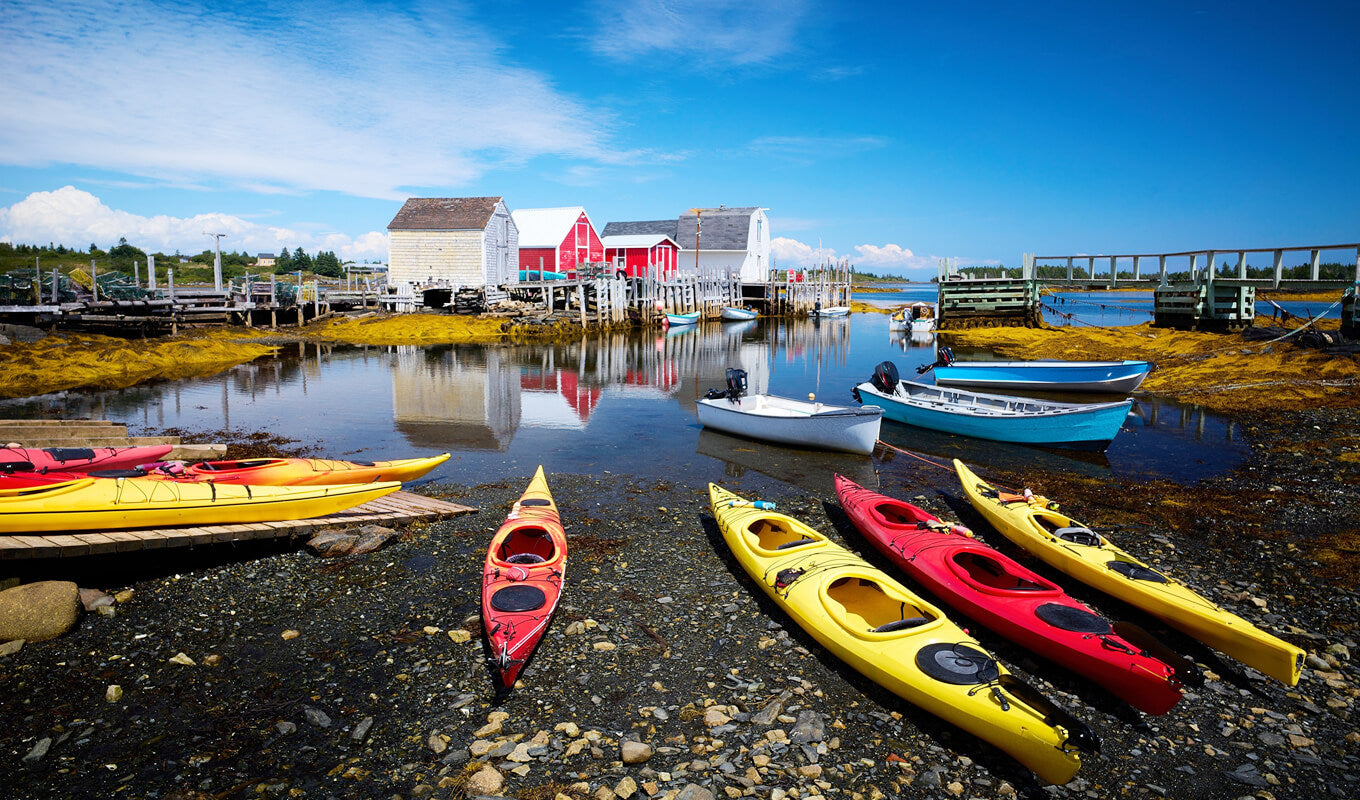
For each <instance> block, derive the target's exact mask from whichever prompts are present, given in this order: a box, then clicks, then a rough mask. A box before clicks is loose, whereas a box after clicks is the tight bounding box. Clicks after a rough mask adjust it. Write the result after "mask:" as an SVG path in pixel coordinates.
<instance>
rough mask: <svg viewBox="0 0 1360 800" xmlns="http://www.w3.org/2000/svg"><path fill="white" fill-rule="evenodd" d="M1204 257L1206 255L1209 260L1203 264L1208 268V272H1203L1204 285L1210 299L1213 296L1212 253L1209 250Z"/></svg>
mask: <svg viewBox="0 0 1360 800" xmlns="http://www.w3.org/2000/svg"><path fill="white" fill-rule="evenodd" d="M1206 255H1208V257H1209V258H1208V261H1207V263H1206V264H1205V266H1207V267H1208V270H1207V271H1206V272H1205V276H1206V277H1205V285H1207V286H1208V287H1209V297H1210V299H1212V298H1213V294H1214V290H1213V289H1214V251H1213V250H1210V251H1208V253H1207V254H1206Z"/></svg>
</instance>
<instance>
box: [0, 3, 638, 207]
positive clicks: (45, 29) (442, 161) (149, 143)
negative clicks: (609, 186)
mask: <svg viewBox="0 0 1360 800" xmlns="http://www.w3.org/2000/svg"><path fill="white" fill-rule="evenodd" d="M0 36H2V37H3V42H4V47H2V48H0V74H3V75H4V76H5V79H4V81H0V163H6V164H11V165H18V166H26V167H44V166H49V165H52V164H77V165H84V166H91V167H97V168H99V169H103V170H109V171H114V172H124V173H129V174H133V175H139V176H144V177H148V178H152V179H155V180H156V181H160V182H165V183H173V184H177V185H226V186H232V187H239V188H249V189H251V190H253V191H265V192H288V193H299V192H307V191H316V190H331V191H337V192H342V193H346V194H351V195H358V196H364V197H376V198H383V199H394V200H396V199H402V198H405V197H407V196H409V195H410V194H411V193H412V191H413V190H415V189H418V188H420V187H440V188H441V189H443V188H448V187H464V186H469V185H470V184H472V183H474V182H475V180H476V179H477V178H478V177H479V176H480V175H481V174H482V173H483V172H484V171H486V170H487V169H489V168H491V167H492V166H495V165H497V164H503V163H513V164H518V163H524V162H527V161H528V160H530V159H532V158H534V157H537V156H541V155H545V154H546V155H557V156H565V157H568V158H575V159H582V160H587V161H591V160H597V161H601V162H604V163H617V162H619V161H623V160H627V159H629V158H636V157H638V154H636V153H632V154H629V153H616V152H610V150H609V148H608V145H607V143H606V141H605V135H604V134H603V133H602V131H604V130H607V129H608V126H609V125H610V124H611V122H610V118H609V115H608V114H607V113H602V112H601V110H600V109H599V108H598V107H596V106H594V105H587V104H586V103H585V102H583V101H581V100H578V99H577V98H574V97H572V96H570V95H567V94H564V93H563V92H561V91H559V90H558V89H557V88H556V87H555V86H554V85H553V84H552V82H551V81H550V80H549V79H547V78H545V77H544V76H543V75H541V74H539V73H537V72H534V71H532V70H528V69H524V68H519V67H515V66H511V65H507V64H505V63H503V62H504V59H503V58H501V53H500V51H499V49H498V45H497V42H496V40H495V35H494V32H493V31H490V30H487V29H486V28H485V27H482V26H480V25H478V24H477V23H475V22H474V21H472V20H471V19H469V18H468V16H467V15H466V14H465V13H464V12H463V9H462V8H461V7H460V6H459V5H457V4H448V3H417V4H415V6H414V7H409V6H402V5H400V4H398V5H391V4H382V5H380V6H367V5H364V4H362V3H359V2H341V3H338V4H335V3H317V2H315V0H307V1H306V2H301V3H295V4H290V5H283V6H273V7H264V6H256V5H253V4H249V5H248V6H243V7H240V9H239V10H233V9H232V7H230V6H226V7H220V8H214V9H211V10H209V9H205V8H203V7H197V6H185V5H180V4H170V3H159V2H156V0H127V2H119V1H117V0H87V1H86V2H81V0H75V1H74V2H71V3H60V4H53V3H46V2H32V1H31V0H18V1H16V2H13V3H6V5H5V11H4V20H3V22H2V23H0Z"/></svg>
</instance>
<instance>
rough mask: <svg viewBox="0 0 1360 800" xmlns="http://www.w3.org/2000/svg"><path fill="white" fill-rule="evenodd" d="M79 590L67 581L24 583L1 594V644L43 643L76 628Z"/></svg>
mask: <svg viewBox="0 0 1360 800" xmlns="http://www.w3.org/2000/svg"><path fill="white" fill-rule="evenodd" d="M79 618H80V589H79V587H77V586H76V585H75V584H74V583H71V582H70V581H39V582H37V583H25V584H23V585H20V586H16V587H14V588H13V589H6V590H5V591H3V592H0V642H5V641H9V640H11V639H24V640H26V641H29V642H44V641H47V640H48V639H55V638H57V637H58V636H61V635H62V634H63V633H66V632H67V631H69V630H70V629H71V628H72V627H74V626H75V624H76V620H77V619H79Z"/></svg>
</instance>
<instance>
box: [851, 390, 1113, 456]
mask: <svg viewBox="0 0 1360 800" xmlns="http://www.w3.org/2000/svg"><path fill="white" fill-rule="evenodd" d="M855 388H856V391H857V392H858V396H859V397H860V398H861V401H862V402H865V403H873V404H874V405H878V406H882V407H883V416H885V417H887V418H888V419H890V420H893V421H895V422H901V423H905V424H907V425H915V426H916V427H918V428H929V429H931V430H937V431H944V432H945V433H956V434H959V435H962V436H972V437H974V438H976V439H990V440H992V441H997V442H1014V443H1017V444H1035V445H1048V446H1051V447H1072V448H1088V449H1099V450H1104V449H1105V448H1106V447H1108V446H1109V444H1110V442H1111V441H1112V440H1113V439H1114V437H1115V436H1116V435H1118V433H1119V430H1120V428H1121V427H1122V426H1123V424H1124V420H1125V418H1127V417H1128V414H1129V409H1130V408H1132V406H1133V401H1132V400H1123V401H1119V402H1111V403H1080V404H1078V403H1056V402H1051V401H1047V400H1034V399H1030V398H1024V397H1008V396H1006V395H989V394H981V393H979V392H969V391H966V390H963V389H948V388H944V387H935V386H929V385H927V384H922V383H913V382H910V381H902V382H901V383H900V384H899V390H898V393H897V394H894V395H891V396H889V395H886V394H884V393H883V392H881V391H879V389H878V388H877V387H876V386H874V385H873V384H872V383H868V382H866V383H862V384H860V385H859V386H857V387H855Z"/></svg>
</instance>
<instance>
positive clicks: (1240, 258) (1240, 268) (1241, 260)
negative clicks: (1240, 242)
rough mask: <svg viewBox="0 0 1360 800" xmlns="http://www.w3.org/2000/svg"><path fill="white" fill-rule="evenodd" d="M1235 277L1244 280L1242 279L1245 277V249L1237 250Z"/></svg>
mask: <svg viewBox="0 0 1360 800" xmlns="http://www.w3.org/2000/svg"><path fill="white" fill-rule="evenodd" d="M1237 279H1238V280H1242V281H1244V280H1246V279H1247V251H1246V250H1238V251H1237Z"/></svg>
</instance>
